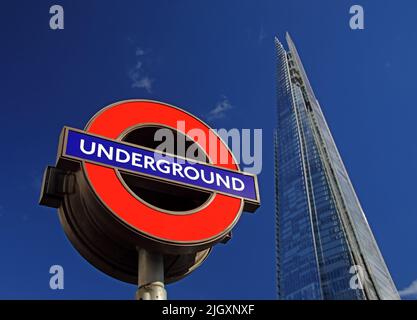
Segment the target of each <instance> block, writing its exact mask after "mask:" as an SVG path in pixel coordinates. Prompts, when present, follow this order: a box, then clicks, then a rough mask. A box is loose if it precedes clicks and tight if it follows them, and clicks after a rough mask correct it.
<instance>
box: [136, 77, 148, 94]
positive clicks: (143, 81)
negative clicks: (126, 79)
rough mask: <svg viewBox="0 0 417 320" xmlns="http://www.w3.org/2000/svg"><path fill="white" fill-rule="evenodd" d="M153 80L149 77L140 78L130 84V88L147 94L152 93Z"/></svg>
mask: <svg viewBox="0 0 417 320" xmlns="http://www.w3.org/2000/svg"><path fill="white" fill-rule="evenodd" d="M152 83H153V80H152V79H151V78H149V77H143V78H140V79H138V80H136V81H134V82H133V83H132V88H138V89H145V90H146V91H148V93H151V92H152Z"/></svg>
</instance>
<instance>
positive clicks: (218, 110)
mask: <svg viewBox="0 0 417 320" xmlns="http://www.w3.org/2000/svg"><path fill="white" fill-rule="evenodd" d="M232 108H233V106H232V105H231V103H230V102H229V99H227V97H225V96H223V97H222V99H221V100H220V101H219V102H217V103H216V105H215V107H214V108H213V109H212V110H211V111H210V112H209V113H208V115H207V119H208V120H214V119H221V118H224V117H225V116H226V112H227V111H228V110H230V109H232Z"/></svg>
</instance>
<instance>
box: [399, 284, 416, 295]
mask: <svg viewBox="0 0 417 320" xmlns="http://www.w3.org/2000/svg"><path fill="white" fill-rule="evenodd" d="M398 293H399V294H400V296H401V297H410V296H413V297H415V298H417V280H414V281H413V282H412V283H411V284H410V285H409V286H408V287H407V288H404V289H402V290H400V291H399V292H398Z"/></svg>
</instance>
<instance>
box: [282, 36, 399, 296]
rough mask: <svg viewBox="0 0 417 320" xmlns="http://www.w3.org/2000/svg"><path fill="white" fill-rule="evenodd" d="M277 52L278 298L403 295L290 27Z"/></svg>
mask: <svg viewBox="0 0 417 320" xmlns="http://www.w3.org/2000/svg"><path fill="white" fill-rule="evenodd" d="M287 43H288V47H289V50H288V51H286V50H285V49H284V47H283V45H282V44H281V43H280V41H279V40H278V39H275V46H276V53H277V76H278V77H277V99H278V101H277V113H278V125H277V132H276V136H275V148H276V150H275V151H276V152H275V154H276V166H275V170H276V218H277V219H276V228H277V280H278V282H277V283H278V298H279V299H354V300H364V299H399V295H398V292H397V290H396V288H395V285H394V283H393V281H392V279H391V275H390V273H389V271H388V269H387V266H386V264H385V262H384V259H383V257H382V255H381V253H380V251H379V248H378V246H377V244H376V241H375V239H374V236H373V234H372V231H371V229H370V228H369V225H368V222H367V220H366V218H365V215H364V213H363V211H362V208H361V206H360V203H359V201H358V199H357V197H356V194H355V191H354V189H353V187H352V184H351V182H350V180H349V176H348V174H347V172H346V169H345V167H344V165H343V162H342V160H341V158H340V155H339V152H338V151H337V148H336V145H335V143H334V141H333V138H332V136H331V133H330V130H329V128H328V126H327V123H326V121H325V118H324V116H323V113H322V111H321V108H320V105H319V102H318V101H317V99H316V98H315V95H314V93H313V90H312V88H311V86H310V83H309V81H308V78H307V76H306V73H305V71H304V68H303V65H302V63H301V60H300V58H299V56H298V53H297V50H296V48H295V46H294V43H293V42H292V40H291V38H290V37H289V35H288V34H287Z"/></svg>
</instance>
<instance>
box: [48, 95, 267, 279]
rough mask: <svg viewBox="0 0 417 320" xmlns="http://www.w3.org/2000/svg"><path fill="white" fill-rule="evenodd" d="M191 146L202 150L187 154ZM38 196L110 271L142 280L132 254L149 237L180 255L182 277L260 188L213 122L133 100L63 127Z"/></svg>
mask: <svg viewBox="0 0 417 320" xmlns="http://www.w3.org/2000/svg"><path fill="white" fill-rule="evenodd" d="M161 132H162V133H166V134H168V133H170V134H172V137H174V139H172V141H171V142H170V144H169V143H168V142H169V141H157V139H155V138H157V136H158V134H159V135H160V134H161ZM193 132H194V133H195V132H199V134H200V136H201V135H202V136H204V137H206V138H207V139H209V140H210V143H206V141H204V143H201V141H199V139H197V138H196V137H195V136H194V135H193V134H190V133H193ZM168 137H169V135H166V136H165V138H166V140H167V139H168ZM208 137H209V138H208ZM162 142H164V143H166V144H167V145H170V146H172V147H173V148H172V150H171V152H167V151H166V150H165V151H161V150H160V149H159V148H158V146H160V145H161V143H162ZM213 146H214V147H213ZM181 147H182V148H181ZM189 148H193V150H198V151H199V154H200V155H203V158H204V159H202V158H201V156H200V157H199V158H198V159H196V158H194V159H191V158H190V157H188V153H187V154H184V151H185V150H189ZM180 149H181V152H180V151H179V150H180ZM40 202H41V204H44V205H48V206H52V207H57V208H59V213H60V218H61V222H62V224H63V226H64V229H65V231H66V233H67V235H68V236H69V238H70V240H71V241H72V242H73V244H74V245H75V246H76V248H77V249H78V250H79V251H80V252H81V253H82V254H83V255H84V256H85V257H86V258H87V259H88V260H89V261H90V262H92V263H93V264H94V265H96V266H97V267H98V268H100V269H102V270H103V271H105V272H107V273H109V274H110V275H112V276H115V277H116V278H120V279H122V280H125V281H129V282H135V281H136V270H134V269H135V268H134V264H135V263H134V262H133V260H134V258H133V256H134V255H135V253H134V252H135V250H136V248H137V247H143V248H146V249H147V250H154V251H158V252H161V253H163V254H164V255H165V258H164V259H166V260H169V259H170V257H172V260H173V261H177V263H176V268H174V270H166V273H167V274H168V275H170V276H169V277H170V279H168V280H172V281H174V280H176V279H177V278H180V277H182V276H184V275H185V274H187V273H188V272H190V271H192V269H193V268H194V267H195V266H196V265H198V264H199V263H200V262H202V261H203V260H204V259H205V257H206V256H207V254H208V252H209V250H210V247H211V246H213V245H214V244H215V243H218V242H222V241H225V240H227V239H228V238H229V237H230V232H231V229H232V228H233V227H234V225H235V224H236V222H237V221H238V219H239V217H240V215H241V213H242V211H243V210H245V211H254V210H256V208H257V207H258V206H259V192H258V186H257V178H256V176H255V175H251V174H247V173H244V172H242V171H240V169H239V166H238V164H236V161H235V160H234V157H233V154H232V153H231V151H230V150H229V148H228V147H227V145H226V144H225V143H224V142H223V141H222V140H221V139H220V138H219V136H218V135H217V134H215V133H214V132H213V130H211V128H210V127H209V126H208V125H207V124H205V123H204V122H202V121H201V120H199V119H198V118H196V117H195V116H193V115H191V114H190V113H188V112H185V111H184V110H181V109H179V108H177V107H174V106H171V105H168V104H165V103H161V102H156V101H149V100H127V101H121V102H117V103H114V104H112V105H110V106H108V107H106V108H104V109H102V110H100V111H99V112H98V113H97V114H96V115H95V116H93V118H92V119H91V120H90V121H89V122H88V124H87V126H86V128H85V130H79V129H74V128H70V127H64V128H63V130H62V133H61V137H60V145H59V150H58V158H57V164H56V167H48V168H47V170H46V172H45V176H44V183H43V190H42V195H41V201H40ZM174 258H175V259H176V260H175V259H174ZM132 259H133V260H132ZM178 260H180V261H182V262H181V263H179V264H178ZM167 265H168V264H167ZM174 265H175V264H174Z"/></svg>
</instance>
